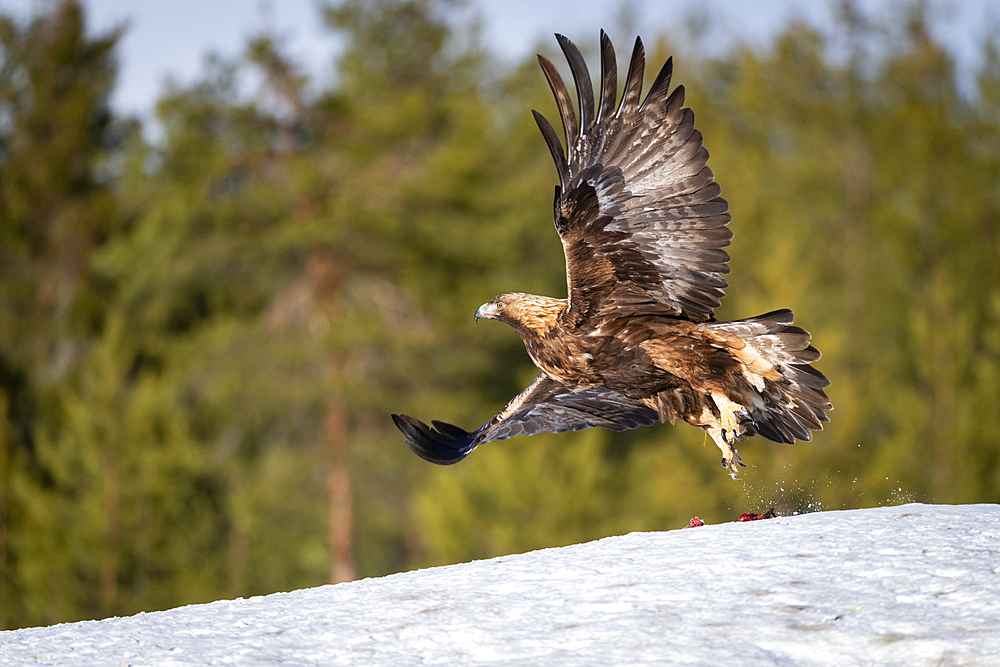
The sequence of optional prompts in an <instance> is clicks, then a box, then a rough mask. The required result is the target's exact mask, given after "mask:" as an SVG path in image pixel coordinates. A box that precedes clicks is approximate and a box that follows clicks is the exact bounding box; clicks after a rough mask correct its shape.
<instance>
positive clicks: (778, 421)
mask: <svg viewBox="0 0 1000 667" xmlns="http://www.w3.org/2000/svg"><path fill="white" fill-rule="evenodd" d="M792 317H793V316H792V311H790V310H788V309H783V310H776V311H773V312H770V313H766V314H764V315H759V316H757V317H753V318H750V319H747V320H739V321H736V322H718V323H715V322H713V323H711V324H710V325H704V326H710V327H719V328H721V329H724V330H725V331H727V332H728V333H730V334H735V335H736V336H737V337H739V338H740V339H741V340H742V341H743V342H745V343H746V344H747V345H748V346H750V347H751V348H752V349H753V351H754V352H756V353H757V354H759V355H760V358H761V360H762V362H763V363H762V364H761V365H762V366H764V367H769V371H770V372H768V373H767V374H766V375H768V376H770V377H762V378H761V384H760V385H758V387H757V391H758V393H759V394H760V397H761V401H760V402H759V404H755V405H752V406H748V407H749V408H750V416H751V417H752V418H753V421H754V424H752V425H749V427H748V431H755V432H756V433H757V434H759V435H762V436H764V437H765V438H767V439H768V440H773V441H774V442H783V443H789V444H790V443H792V442H795V440H812V432H813V431H820V430H822V429H823V424H822V422H826V421H830V418H829V417H828V416H827V414H826V413H827V411H828V410H832V409H833V404H832V403H831V402H830V399H829V398H828V397H827V395H826V393H825V392H824V391H823V389H825V388H826V387H827V386H829V384H830V381H829V380H827V379H826V376H824V375H823V374H822V373H821V372H819V371H818V370H816V369H815V368H813V367H812V366H811V365H810V364H811V363H812V362H814V361H816V360H817V359H819V358H820V356H821V355H820V352H819V350H817V349H816V348H815V347H813V346H812V345H811V344H810V343H809V339H810V335H809V332H808V331H806V330H805V329H802V328H801V327H797V326H794V325H793V324H792Z"/></svg>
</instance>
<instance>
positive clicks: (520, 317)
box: [392, 31, 833, 479]
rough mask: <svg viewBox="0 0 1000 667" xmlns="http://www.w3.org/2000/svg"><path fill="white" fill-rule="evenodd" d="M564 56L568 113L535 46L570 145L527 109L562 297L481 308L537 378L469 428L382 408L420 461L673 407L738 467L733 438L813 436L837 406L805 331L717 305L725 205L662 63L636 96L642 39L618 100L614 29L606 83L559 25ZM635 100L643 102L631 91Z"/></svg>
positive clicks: (643, 422) (784, 317) (785, 318)
mask: <svg viewBox="0 0 1000 667" xmlns="http://www.w3.org/2000/svg"><path fill="white" fill-rule="evenodd" d="M556 39H557V40H558V41H559V46H560V47H561V48H562V51H563V53H564V54H565V56H566V59H567V60H568V61H569V66H570V70H571V72H572V75H573V81H574V84H575V86H576V91H577V107H578V108H579V118H578V117H577V113H576V110H575V109H574V106H573V102H572V100H571V99H570V95H569V91H568V90H567V88H566V85H565V84H564V82H563V80H562V78H561V77H560V76H559V73H558V72H557V71H556V69H555V67H554V66H553V65H552V63H551V62H549V61H548V60H547V59H545V58H544V57H542V56H538V61H539V63H540V64H541V67H542V72H543V73H544V74H545V78H546V79H547V80H548V83H549V86H550V87H551V88H552V93H553V95H554V96H555V99H556V105H557V107H558V109H559V116H560V118H561V120H562V126H563V129H564V131H565V150H564V148H563V143H562V142H561V141H560V139H559V137H558V135H557V134H556V131H555V129H553V127H552V125H551V124H550V123H549V122H548V121H547V120H546V119H545V118H544V117H542V115H541V114H539V113H538V112H532V113H534V115H535V120H536V122H537V123H538V127H539V129H540V130H541V131H542V136H543V137H544V138H545V142H546V144H548V147H549V150H550V151H551V153H552V158H553V160H554V161H555V164H556V171H557V173H558V177H559V185H558V186H557V187H556V196H555V205H554V211H553V217H554V223H555V227H556V231H557V232H558V233H559V238H560V239H561V241H562V245H563V251H564V253H565V255H566V282H567V291H568V295H569V296H568V298H566V299H554V298H551V297H546V296H535V295H531V294H520V293H513V294H502V295H500V296H496V297H494V298H492V299H490V300H489V302H487V303H486V304H484V305H482V306H481V307H480V308H479V309H478V310H477V311H476V319H477V320H479V319H482V318H488V319H494V320H499V321H501V322H504V323H506V324H508V325H509V326H510V327H511V328H512V329H514V331H515V332H517V334H518V335H519V336H520V337H521V339H522V340H523V341H524V345H525V348H526V349H527V351H528V354H529V355H530V357H531V360H532V361H533V362H534V363H535V365H536V366H538V368H539V369H540V372H539V374H538V376H537V377H536V378H535V379H534V380H533V381H532V382H531V384H530V385H529V386H528V387H527V388H526V389H525V390H524V391H523V392H521V393H520V394H518V395H517V396H515V397H514V399H513V400H511V401H510V403H508V404H507V405H506V407H504V409H503V410H501V411H500V412H499V413H497V415H496V416H495V417H493V418H492V419H491V420H490V421H488V422H487V423H485V424H484V425H483V426H481V427H479V428H478V429H476V430H475V431H472V432H469V431H465V430H464V429H462V428H459V427H458V426H454V425H452V424H447V423H444V422H439V421H432V422H431V425H430V426H428V425H427V424H425V423H423V422H421V421H420V420H418V419H414V418H413V417H410V416H408V415H393V416H392V418H393V421H394V422H395V423H396V426H397V427H398V428H399V430H400V431H402V432H403V435H405V436H406V444H407V445H409V446H410V448H411V449H412V450H413V451H414V452H415V453H416V454H418V455H419V456H421V457H422V458H424V459H426V460H428V461H431V462H433V463H439V464H442V465H447V464H452V463H457V462H458V461H460V460H462V459H463V458H465V457H466V456H468V455H469V453H471V452H472V450H474V449H475V448H476V447H477V446H479V445H481V444H483V443H485V442H489V441H491V440H499V439H504V438H510V437H512V436H515V435H532V434H534V433H541V432H545V431H548V432H556V433H558V432H562V431H575V430H579V429H584V428H590V427H593V426H602V427H604V428H609V429H612V430H615V431H622V430H625V429H631V428H637V427H639V426H648V425H650V424H653V423H654V422H656V421H660V422H663V421H667V420H669V421H671V422H673V421H675V420H676V419H682V420H684V421H686V422H688V423H689V424H692V425H694V426H697V427H698V428H701V429H703V430H704V431H706V432H707V433H708V434H709V435H710V436H712V439H713V440H714V441H715V443H716V444H717V445H718V446H719V448H720V449H721V450H722V453H723V459H722V464H723V466H725V467H726V468H727V469H728V470H729V471H730V474H731V475H732V477H733V478H734V479H735V478H736V475H737V470H738V468H737V466H740V465H742V461H741V460H740V455H739V453H738V452H737V451H736V448H735V444H736V441H737V440H738V439H739V438H741V437H743V436H752V435H757V434H759V435H762V436H764V437H765V438H768V439H769V440H773V441H775V442H784V443H791V442H794V441H795V440H796V439H799V440H811V439H812V431H816V430H821V429H822V422H824V421H829V418H828V417H827V414H826V412H827V411H828V410H830V409H832V407H833V406H832V405H831V403H830V400H829V399H828V398H827V396H826V394H825V393H824V392H823V389H824V388H825V387H826V386H827V385H829V384H830V383H829V381H828V380H827V379H826V378H825V377H824V376H823V374H822V373H820V372H819V371H817V370H816V369H814V368H813V367H812V366H811V365H810V363H811V362H813V361H816V360H817V359H819V358H820V353H819V351H818V350H816V348H814V347H813V346H812V345H810V344H809V339H810V336H809V333H808V332H807V331H805V330H804V329H801V328H799V327H796V326H793V325H792V311H790V310H777V311H774V312H771V313H767V314H765V315H760V316H758V317H753V318H750V319H746V320H736V321H733V322H717V321H716V320H715V318H714V316H713V313H714V311H715V309H716V308H717V307H718V306H719V304H720V303H721V301H722V297H723V296H724V295H725V288H726V286H727V284H726V280H725V278H723V274H725V273H728V272H729V254H728V253H727V252H726V251H725V250H724V249H723V248H725V247H726V246H728V245H729V244H730V241H731V239H732V236H733V233H732V231H731V230H730V229H729V227H728V224H729V222H730V221H731V220H732V217H731V216H730V215H729V204H728V203H727V202H726V200H724V199H722V198H721V197H720V194H721V189H720V188H719V186H718V184H717V183H716V182H715V176H714V174H713V173H712V170H711V169H709V168H708V166H707V163H708V151H707V150H705V147H704V146H703V145H702V136H701V133H700V132H699V131H698V130H696V129H695V127H694V113H693V112H692V111H691V110H690V109H686V108H684V106H683V105H684V88H683V86H678V87H677V88H675V89H674V90H673V92H670V90H669V88H670V78H671V73H672V70H673V64H672V61H671V60H667V62H666V64H665V65H664V66H663V68H662V69H661V70H660V73H659V74H658V75H657V77H656V79H655V81H654V82H653V85H652V87H651V88H650V90H649V92H648V93H647V94H646V97H645V99H642V100H641V97H642V82H643V70H644V68H645V52H644V50H643V47H642V42H641V40H639V39H638V38H637V39H636V41H635V48H634V49H633V51H632V58H631V61H630V63H629V68H628V74H627V75H626V78H625V84H624V89H623V92H622V97H621V102H620V103H619V104H618V106H617V108H616V107H615V101H616V100H617V99H618V66H617V63H616V61H615V52H614V47H613V46H612V44H611V40H610V39H608V36H607V35H606V34H605V33H604V32H603V31H602V32H601V89H600V98H599V99H598V100H596V104H595V99H594V91H593V85H592V84H591V79H590V73H589V71H588V70H587V65H586V63H585V62H584V59H583V56H582V55H581V54H580V52H579V50H578V49H577V48H576V46H574V45H573V43H572V42H570V41H569V40H568V39H566V38H565V37H563V36H562V35H556ZM640 100H641V101H640Z"/></svg>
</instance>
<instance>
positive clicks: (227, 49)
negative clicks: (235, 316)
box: [0, 0, 1000, 116]
mask: <svg viewBox="0 0 1000 667" xmlns="http://www.w3.org/2000/svg"><path fill="white" fill-rule="evenodd" d="M49 1H51V0H0V9H2V10H3V11H5V12H9V13H13V14H15V15H16V16H20V17H26V16H27V15H29V14H30V12H31V11H32V10H33V9H37V8H38V7H42V6H44V5H45V4H46V3H47V2H49ZM84 4H85V6H86V7H87V8H88V16H89V23H90V25H91V27H92V28H93V29H95V30H97V31H103V30H106V29H108V28H110V27H113V26H115V25H117V24H119V23H122V22H124V21H129V29H128V31H127V32H126V34H125V37H124V39H123V41H122V44H121V48H120V51H119V53H120V55H121V59H122V66H121V70H120V75H119V85H118V88H117V91H116V93H115V97H114V100H113V101H114V104H115V106H116V107H117V108H118V110H119V111H122V112H126V113H133V114H138V115H143V116H145V115H147V114H148V113H149V111H150V110H151V109H152V107H153V104H154V103H155V101H156V99H157V98H158V97H159V95H160V93H161V92H162V91H163V86H164V82H165V80H166V78H167V77H168V76H172V77H174V78H175V79H177V80H178V81H181V82H186V81H190V80H192V79H193V78H195V77H196V76H197V75H198V74H199V73H200V72H201V71H202V63H203V59H204V56H205V54H206V53H207V52H209V51H213V50H214V51H217V52H219V53H221V54H224V55H235V54H237V53H239V52H240V51H241V50H242V48H243V46H244V44H245V41H246V38H247V37H248V36H250V35H252V34H255V33H258V32H260V30H261V29H262V28H263V27H265V26H269V27H270V28H271V30H272V31H274V32H275V33H277V34H278V35H281V36H283V37H285V38H286V40H287V44H288V47H289V50H290V52H291V53H292V55H293V56H294V57H295V58H296V59H297V60H299V61H300V62H302V63H304V64H305V65H306V69H307V71H308V72H309V73H310V75H311V76H312V78H313V79H314V80H317V81H320V82H322V81H324V80H329V78H330V77H332V61H333V57H334V54H335V52H336V48H337V42H336V40H335V38H334V37H333V36H332V35H331V34H330V33H329V32H327V31H326V30H325V28H324V27H323V25H322V20H321V17H320V12H319V10H318V9H317V5H318V4H319V3H318V0H270V1H269V2H261V1H260V0H84ZM622 4H623V3H622V2H618V1H615V0H471V6H472V11H477V12H479V13H480V15H481V16H482V18H483V21H484V23H483V29H484V35H485V37H486V41H487V43H488V44H489V45H490V46H491V47H492V48H493V49H494V50H495V51H496V52H498V53H500V54H502V55H504V56H505V57H507V58H510V59H514V58H521V57H525V56H527V55H529V54H530V53H531V51H532V50H533V48H534V47H535V46H536V45H537V44H538V43H539V41H540V40H543V39H550V38H551V34H552V33H553V32H562V33H564V34H566V35H567V36H569V37H570V38H571V39H573V40H574V41H577V42H578V43H581V44H586V43H587V42H586V40H593V41H594V42H595V43H596V40H597V31H598V30H599V29H600V28H601V27H608V28H609V31H610V28H612V27H614V26H617V25H619V23H618V17H619V15H620V13H621V5H622ZM628 4H629V5H630V6H631V7H632V8H633V10H634V12H635V15H636V16H637V17H638V21H637V22H636V25H637V26H638V29H639V32H640V33H641V34H643V35H653V34H656V33H659V32H661V31H664V30H677V31H681V30H682V27H683V24H684V21H685V19H686V17H687V16H689V15H690V14H691V12H692V11H694V10H695V9H696V8H702V9H704V10H705V11H706V12H707V14H708V15H709V16H710V17H711V19H712V20H711V27H710V30H711V31H712V32H711V34H712V35H713V37H714V39H713V40H712V41H713V43H715V44H717V45H718V46H719V48H720V49H725V48H727V47H728V46H730V45H732V44H734V43H736V42H738V41H749V42H755V41H759V40H767V39H768V38H769V37H770V36H771V35H773V34H774V33H775V32H776V31H778V30H780V28H781V27H782V26H783V25H785V23H786V22H787V20H788V19H789V18H790V17H800V18H804V19H806V20H807V21H808V22H809V23H812V24H814V25H818V26H823V25H829V24H830V20H831V19H830V16H831V6H832V3H831V2H828V1H826V0H819V1H816V0H810V1H806V0H798V1H795V0H743V1H723V0H632V1H631V2H629V3H628ZM860 4H861V5H862V6H863V7H864V8H865V9H866V11H869V12H874V13H876V14H878V13H885V12H887V11H888V9H889V8H891V7H892V6H894V5H895V4H898V0H861V3H860ZM933 6H934V7H935V10H934V13H933V14H932V16H933V17H934V29H935V33H936V34H937V36H938V37H939V38H940V39H941V40H942V41H944V42H945V43H946V44H947V45H948V47H949V48H950V49H951V50H952V52H953V53H954V54H955V57H956V60H957V62H958V64H959V66H960V67H963V68H966V69H968V68H971V67H973V66H974V65H975V64H976V62H977V54H978V53H979V48H980V44H981V41H982V39H983V37H984V36H985V35H986V31H987V30H989V29H990V27H991V26H992V27H993V28H994V29H996V27H997V25H998V19H1000V3H997V2H995V1H994V0H938V1H937V2H935V3H933ZM611 32H612V33H613V34H614V31H611Z"/></svg>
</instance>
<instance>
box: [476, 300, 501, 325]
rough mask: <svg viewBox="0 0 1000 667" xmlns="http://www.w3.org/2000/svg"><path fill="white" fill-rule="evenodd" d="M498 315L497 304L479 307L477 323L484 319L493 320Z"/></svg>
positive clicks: (486, 304) (485, 304)
mask: <svg viewBox="0 0 1000 667" xmlns="http://www.w3.org/2000/svg"><path fill="white" fill-rule="evenodd" d="M496 314H497V306H496V304H495V303H484V304H483V305H481V306H479V308H478V309H477V310H476V321H477V322H478V321H479V320H481V319H482V318H484V317H485V318H486V319H493V317H495V316H496Z"/></svg>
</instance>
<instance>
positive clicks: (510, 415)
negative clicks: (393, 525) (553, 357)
mask: <svg viewBox="0 0 1000 667" xmlns="http://www.w3.org/2000/svg"><path fill="white" fill-rule="evenodd" d="M392 420H393V421H394V422H395V423H396V427H397V428H399V430H400V431H402V432H403V435H405V436H406V444H407V445H409V446H410V449H412V450H413V451H414V452H415V453H416V454H417V455H418V456H420V457H421V458H423V459H426V460H427V461H430V462H431V463H438V464H441V465H449V464H452V463H458V462H459V461H461V460H462V459H464V458H465V457H466V456H468V455H469V454H470V453H472V450H474V449H475V448H476V447H478V446H479V445H481V444H483V443H484V442H489V441H490V440H503V439H506V438H510V437H513V436H515V435H534V434H535V433H542V432H551V433H561V432H563V431H578V430H580V429H584V428H591V427H593V426H603V427H604V428H608V429H611V430H612V431H624V430H626V429H630V428H638V427H640V426H649V425H650V424H653V423H654V422H656V420H657V412H656V410H653V409H652V408H648V407H646V406H645V405H643V404H641V403H638V402H636V401H633V400H632V399H630V398H628V397H626V396H623V395H622V394H619V393H617V392H614V391H611V390H610V389H605V388H604V387H594V388H591V389H582V390H579V391H577V392H573V391H570V390H569V389H567V388H566V387H564V386H563V385H561V384H559V383H558V382H556V381H555V380H553V379H552V378H550V377H549V376H547V375H545V374H544V373H539V374H538V376H537V377H536V378H535V379H534V380H533V381H532V382H531V384H530V385H528V388H527V389H525V390H524V391H522V392H521V393H520V394H518V395H517V396H515V397H514V399H513V400H511V402H510V403H508V404H507V406H506V407H504V409H503V410H501V411H500V412H499V413H497V415H496V416H495V417H493V419H491V420H489V421H488V422H486V423H485V424H483V425H482V426H481V427H480V428H478V429H477V430H475V431H473V432H471V433H469V432H468V431H465V430H463V429H461V428H459V427H458V426H454V425H452V424H446V423H444V422H439V421H432V422H431V424H432V426H433V427H431V426H428V425H427V424H425V423H423V422H422V421H420V420H418V419H414V418H413V417H410V416H408V415H393V416H392Z"/></svg>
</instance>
